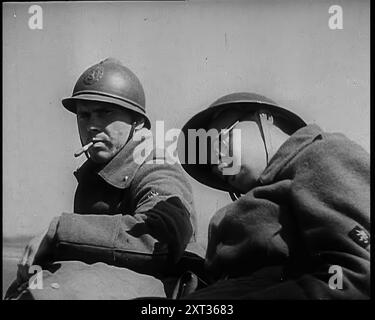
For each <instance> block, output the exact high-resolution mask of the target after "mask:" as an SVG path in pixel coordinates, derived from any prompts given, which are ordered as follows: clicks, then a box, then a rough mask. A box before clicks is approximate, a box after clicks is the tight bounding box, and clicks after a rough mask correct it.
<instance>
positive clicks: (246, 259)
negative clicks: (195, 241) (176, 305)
mask: <svg viewBox="0 0 375 320" xmlns="http://www.w3.org/2000/svg"><path fill="white" fill-rule="evenodd" d="M190 129H195V130H197V129H205V130H211V129H216V130H217V136H216V137H213V138H212V139H211V143H208V144H206V145H205V147H206V149H205V147H198V148H197V152H196V159H195V161H189V162H186V161H182V162H183V163H184V164H183V168H184V169H185V171H186V172H187V173H189V174H190V175H191V176H192V177H193V178H195V179H196V180H198V181H199V182H201V183H203V184H206V185H207V186H209V187H212V188H215V189H218V190H222V191H227V192H230V193H231V197H232V199H233V200H234V202H232V203H231V204H229V205H227V206H225V207H224V208H222V209H220V210H218V212H216V213H215V214H214V215H213V217H212V219H211V221H210V225H209V231H208V233H209V235H208V247H207V252H206V260H205V266H206V268H207V270H208V273H209V274H210V275H213V281H214V283H213V284H211V285H210V286H208V287H207V288H204V289H201V290H198V291H196V292H194V293H192V294H190V295H188V296H187V297H186V298H187V299H267V300H268V299H367V298H368V297H369V294H370V293H369V292H370V252H369V251H370V246H369V243H370V236H369V227H370V165H369V163H370V162H369V154H368V153H367V152H366V151H365V150H363V149H362V147H360V146H359V145H357V144H356V143H354V142H353V141H351V140H349V139H348V138H346V137H345V136H344V135H342V134H338V133H326V132H323V131H322V130H321V129H320V128H319V127H318V126H317V125H315V124H309V125H307V124H306V123H305V122H304V121H303V120H302V119H301V118H300V117H299V116H297V115H296V114H294V113H292V112H291V111H289V110H287V109H285V108H283V107H280V106H279V105H278V104H276V103H275V102H273V101H272V100H270V99H268V98H266V97H264V96H261V95H258V94H254V93H246V92H242V93H233V94H229V95H226V96H224V97H221V98H220V99H218V100H217V101H215V102H214V103H213V104H212V105H211V106H210V107H209V108H207V109H206V110H204V111H202V112H200V113H198V114H197V115H195V116H193V117H192V118H191V119H190V120H189V121H188V122H187V123H186V124H185V126H184V127H183V129H182V132H183V135H181V137H187V136H189V135H188V131H189V130H190ZM236 130H237V132H239V133H240V139H235V136H236V135H235V131H236ZM189 143H192V141H187V143H186V144H185V146H187V145H189ZM212 150H213V153H214V155H215V154H216V157H211V158H210V159H209V161H208V162H207V163H199V159H200V158H199V157H200V152H207V154H210V153H211V152H212ZM182 151H184V153H183V152H182ZM179 153H180V154H181V155H182V154H185V153H186V150H182V149H181V150H179ZM228 159H229V161H228ZM234 163H237V164H238V163H239V168H237V170H235V171H233V170H232V171H230V170H229V171H228V170H227V171H226V169H228V168H231V166H233V164H234ZM228 172H229V173H228ZM231 172H232V173H231ZM233 172H234V173H233Z"/></svg>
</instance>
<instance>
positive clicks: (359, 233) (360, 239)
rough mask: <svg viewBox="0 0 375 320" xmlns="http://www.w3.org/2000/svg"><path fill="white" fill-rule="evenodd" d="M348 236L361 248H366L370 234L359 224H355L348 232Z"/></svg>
mask: <svg viewBox="0 0 375 320" xmlns="http://www.w3.org/2000/svg"><path fill="white" fill-rule="evenodd" d="M348 235H349V237H350V238H351V239H352V240H353V241H354V242H355V243H357V244H359V245H360V246H361V247H362V248H366V247H367V246H368V245H369V244H370V235H369V234H368V233H367V232H366V231H365V230H364V229H362V228H361V227H360V226H356V227H354V228H353V230H352V231H350V232H349V233H348Z"/></svg>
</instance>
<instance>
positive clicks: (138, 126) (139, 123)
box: [134, 119, 145, 131]
mask: <svg viewBox="0 0 375 320" xmlns="http://www.w3.org/2000/svg"><path fill="white" fill-rule="evenodd" d="M144 125H145V121H144V120H143V119H138V120H137V121H136V122H135V127H134V130H135V131H138V130H140V129H142V128H143V127H144Z"/></svg>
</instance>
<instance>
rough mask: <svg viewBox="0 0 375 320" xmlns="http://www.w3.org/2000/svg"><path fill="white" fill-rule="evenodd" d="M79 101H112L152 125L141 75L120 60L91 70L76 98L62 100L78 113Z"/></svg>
mask: <svg viewBox="0 0 375 320" xmlns="http://www.w3.org/2000/svg"><path fill="white" fill-rule="evenodd" d="M77 100H91V101H101V102H108V103H112V104H115V105H118V106H120V107H123V108H125V109H127V110H131V111H133V112H136V113H137V114H139V115H141V116H143V118H144V119H145V127H147V128H150V127H151V122H150V120H149V118H148V117H147V115H146V106H145V105H146V103H145V100H146V99H145V93H144V91H143V87H142V84H141V82H140V81H139V79H138V78H137V76H136V75H135V74H134V73H133V72H132V71H131V70H129V69H128V68H126V67H124V66H123V65H122V64H121V62H120V61H118V60H116V59H113V58H107V59H105V60H103V61H101V62H99V63H97V64H95V65H93V66H91V67H90V68H88V69H87V70H86V71H85V72H84V73H83V74H82V75H81V76H80V77H79V79H78V81H77V83H76V85H75V86H74V89H73V94H72V97H70V98H65V99H63V100H62V104H63V106H64V107H65V108H66V109H68V110H69V111H71V112H73V113H76V101H77Z"/></svg>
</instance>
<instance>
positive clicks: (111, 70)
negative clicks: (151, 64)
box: [7, 58, 203, 299]
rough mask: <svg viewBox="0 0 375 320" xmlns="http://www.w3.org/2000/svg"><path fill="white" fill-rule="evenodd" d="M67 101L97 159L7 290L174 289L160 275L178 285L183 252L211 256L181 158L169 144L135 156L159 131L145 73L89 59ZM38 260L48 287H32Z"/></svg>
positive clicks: (61, 293)
mask: <svg viewBox="0 0 375 320" xmlns="http://www.w3.org/2000/svg"><path fill="white" fill-rule="evenodd" d="M62 103H63V106H64V107H65V108H66V109H68V110H69V111H71V112H73V113H74V114H75V115H76V117H77V124H78V129H79V135H80V139H81V142H82V145H83V147H82V149H81V150H79V151H78V152H77V153H76V156H79V155H80V154H83V153H84V154H85V155H86V156H87V158H88V159H87V160H86V162H85V163H84V164H83V165H82V166H81V167H80V168H79V169H78V170H77V171H76V172H75V176H76V178H77V180H78V186H77V189H76V193H75V197H74V213H63V214H62V215H61V216H58V217H56V218H55V219H53V221H52V222H51V224H50V226H49V228H48V230H46V232H44V233H43V234H42V235H40V236H38V237H36V238H34V239H33V240H32V241H31V242H30V244H29V245H28V246H27V248H26V250H25V254H24V256H23V257H22V259H21V261H20V264H19V270H18V279H17V280H16V282H15V283H14V284H13V286H12V287H11V288H10V289H9V290H8V294H7V296H8V297H13V298H19V299H24V298H25V297H26V298H27V297H29V298H30V297H31V298H33V299H131V298H137V297H139V296H149V297H152V296H159V297H165V296H168V295H169V296H170V295H171V292H169V291H167V290H165V289H164V285H163V284H162V282H161V280H160V279H165V278H166V277H170V278H171V279H172V280H171V282H170V283H171V286H172V287H173V279H177V278H178V276H179V275H180V274H181V273H183V272H184V263H183V261H185V260H186V259H187V260H189V261H193V262H194V263H196V264H198V265H201V264H202V263H203V259H202V258H200V256H199V254H200V248H199V246H198V245H197V244H196V243H195V224H196V221H195V219H196V218H195V211H194V204H193V198H192V190H191V187H190V185H189V184H188V182H187V180H186V178H185V177H184V173H183V170H182V168H181V166H180V165H179V164H173V165H172V164H170V162H168V161H164V162H163V161H160V160H163V159H160V156H159V155H160V152H159V153H158V159H157V160H158V161H155V160H156V155H155V154H156V151H155V150H150V152H149V154H147V155H146V156H145V158H144V159H143V160H142V161H135V160H136V159H135V158H134V150H135V148H136V147H137V146H139V145H140V144H141V143H147V141H146V140H147V139H148V138H151V137H150V135H148V134H147V133H148V131H149V129H150V127H151V122H150V120H149V118H148V116H147V115H146V110H145V94H144V91H143V88H142V85H141V83H140V81H139V80H138V78H137V76H136V75H135V74H134V73H133V72H132V71H130V70H129V69H128V68H126V67H125V66H123V65H122V64H121V63H120V62H119V61H117V60H115V59H112V58H108V59H105V60H103V61H101V62H100V63H98V64H95V65H94V66H92V67H90V68H88V69H87V70H86V71H85V72H84V73H83V74H82V75H81V76H80V78H79V79H78V81H77V83H76V85H75V87H74V90H73V94H72V96H71V97H69V98H65V99H63V100H62ZM145 139H146V140H145ZM165 157H168V155H167V154H165ZM56 261H59V263H57V262H56ZM31 265H40V266H42V267H43V289H42V290H32V289H30V288H28V289H27V280H28V278H29V277H30V275H29V274H28V271H29V267H30V266H31ZM24 284H26V287H24V286H23V285H24ZM56 284H58V290H57V288H56ZM166 288H168V286H166ZM13 289H16V290H13ZM39 289H40V288H39Z"/></svg>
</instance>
